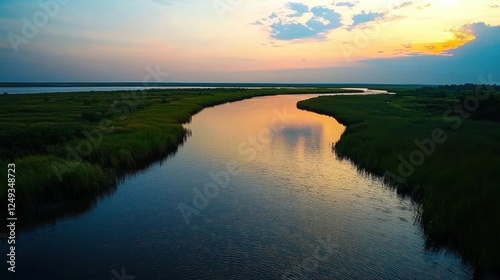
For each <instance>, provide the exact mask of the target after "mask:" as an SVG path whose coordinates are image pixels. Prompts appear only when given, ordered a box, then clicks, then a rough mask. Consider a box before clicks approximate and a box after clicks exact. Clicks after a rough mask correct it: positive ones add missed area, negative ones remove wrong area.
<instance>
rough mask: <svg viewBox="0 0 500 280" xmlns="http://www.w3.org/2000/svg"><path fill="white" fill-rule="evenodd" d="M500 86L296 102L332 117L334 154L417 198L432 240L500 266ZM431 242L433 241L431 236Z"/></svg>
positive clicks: (479, 263) (480, 263) (486, 266)
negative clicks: (341, 128) (337, 128)
mask: <svg viewBox="0 0 500 280" xmlns="http://www.w3.org/2000/svg"><path fill="white" fill-rule="evenodd" d="M495 90H499V88H498V87H491V86H474V85H463V86H442V87H436V88H422V89H414V90H404V89H400V90H398V89H390V91H392V92H396V93H397V94H395V95H368V96H324V97H318V98H313V99H309V100H305V101H301V102H299V103H298V105H297V106H298V108H300V109H304V110H309V111H313V112H316V113H320V114H324V115H329V116H332V117H335V118H336V119H337V120H338V121H339V122H341V123H343V124H345V125H346V126H347V127H346V131H345V133H344V134H343V135H342V137H341V139H340V141H339V142H338V143H336V145H335V147H334V149H335V153H336V154H337V155H338V156H339V157H341V158H348V159H350V160H352V161H353V162H354V163H355V164H356V165H357V166H358V167H359V168H360V169H361V170H363V171H368V172H370V173H373V174H376V175H379V176H382V177H383V178H384V180H386V181H387V182H389V183H390V184H391V185H394V186H396V187H397V190H398V191H399V192H400V193H401V194H404V195H407V194H409V195H412V197H413V198H415V199H416V200H417V201H418V202H419V207H420V209H419V210H420V211H419V214H420V218H421V222H422V225H423V227H424V230H425V233H426V235H427V236H428V237H429V243H430V244H429V245H430V246H433V245H442V244H446V245H448V246H450V247H451V248H455V249H457V250H458V251H459V252H460V253H461V255H462V256H464V257H465V259H467V260H469V261H471V262H473V263H474V264H475V266H476V267H479V268H480V270H479V271H481V270H482V271H491V270H493V271H496V273H498V271H499V270H498V269H499V267H500V203H499V200H500V170H499V168H500V96H499V95H498V94H496V93H495ZM430 240H432V241H430Z"/></svg>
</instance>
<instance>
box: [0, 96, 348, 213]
mask: <svg viewBox="0 0 500 280" xmlns="http://www.w3.org/2000/svg"><path fill="white" fill-rule="evenodd" d="M328 92H345V90H338V89H307V90H306V89H300V90H299V89H262V90H245V89H185V90H149V91H126V92H91V93H88V92H86V93H47V94H33V95H10V94H9V95H0V166H2V168H3V170H2V171H1V172H0V207H1V208H2V210H1V211H0V214H1V215H0V216H2V217H4V216H5V215H6V212H5V209H6V204H7V177H6V176H7V175H6V171H7V164H8V163H12V162H14V163H15V164H16V200H17V202H18V205H22V207H18V213H20V214H25V215H35V212H34V210H36V208H37V207H39V206H43V205H46V204H51V203H57V202H60V201H66V200H71V199H79V198H82V197H96V196H98V195H99V194H101V193H104V192H106V191H107V190H109V189H110V188H112V187H113V186H115V185H116V182H117V180H118V179H120V178H121V177H122V176H123V175H125V174H128V173H130V172H134V171H136V170H140V169H141V168H144V167H146V166H147V165H148V164H151V163H152V162H154V161H156V160H161V159H163V158H165V157H166V156H167V155H168V154H169V153H172V152H175V151H176V149H177V147H178V146H179V144H181V143H182V142H183V141H184V140H185V139H186V137H187V131H186V130H185V129H184V128H183V126H182V123H185V122H187V121H189V120H190V118H191V116H192V115H193V114H195V113H197V112H199V111H200V110H202V109H203V108H205V107H209V106H214V105H218V104H222V103H225V102H232V101H237V100H242V99H245V98H251V97H254V96H263V95H275V94H292V93H328Z"/></svg>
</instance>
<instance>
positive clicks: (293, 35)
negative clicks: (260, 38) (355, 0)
mask: <svg viewBox="0 0 500 280" xmlns="http://www.w3.org/2000/svg"><path fill="white" fill-rule="evenodd" d="M286 7H287V8H288V9H290V10H292V11H293V13H291V14H290V13H288V14H285V15H282V16H278V15H277V13H272V14H271V15H270V16H269V17H267V21H268V24H269V27H270V29H271V37H272V38H274V39H277V40H296V39H305V38H316V39H321V38H324V36H325V34H326V32H328V31H330V30H333V29H336V28H339V27H341V26H342V23H341V15H340V14H339V13H337V12H335V10H333V9H330V8H328V7H325V6H314V7H312V8H309V7H308V6H306V5H304V4H301V3H291V2H290V3H287V5H286ZM298 17H300V19H299V18H298ZM261 23H263V22H262V21H257V22H254V23H253V24H254V25H256V24H261Z"/></svg>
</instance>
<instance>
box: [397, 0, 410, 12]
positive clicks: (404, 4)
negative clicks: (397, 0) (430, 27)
mask: <svg viewBox="0 0 500 280" xmlns="http://www.w3.org/2000/svg"><path fill="white" fill-rule="evenodd" d="M411 5H413V2H411V1H408V2H404V3H401V4H400V5H397V6H394V7H392V9H394V10H399V9H403V8H406V7H409V6H411Z"/></svg>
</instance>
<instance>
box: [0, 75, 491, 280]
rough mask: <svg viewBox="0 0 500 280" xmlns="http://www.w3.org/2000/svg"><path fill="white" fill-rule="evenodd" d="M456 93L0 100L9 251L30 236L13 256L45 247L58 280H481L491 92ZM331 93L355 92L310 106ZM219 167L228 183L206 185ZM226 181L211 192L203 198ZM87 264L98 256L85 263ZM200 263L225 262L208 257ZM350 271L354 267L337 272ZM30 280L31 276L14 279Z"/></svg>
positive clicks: (279, 92)
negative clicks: (9, 200)
mask: <svg viewBox="0 0 500 280" xmlns="http://www.w3.org/2000/svg"><path fill="white" fill-rule="evenodd" d="M464 87H465V88H464ZM471 87H472V86H471V85H469V86H462V87H456V88H453V87H452V88H450V87H432V88H413V87H406V88H387V90H389V91H390V92H393V93H396V94H376V95H360V94H359V92H362V91H363V90H345V89H331V88H315V89H258V90H257V89H183V90H179V89H176V90H165V89H156V90H147V91H124V92H82V93H47V94H35V95H4V96H0V98H1V99H2V100H0V101H3V102H0V104H1V105H0V106H1V107H2V110H1V111H0V112H1V116H0V117H1V119H2V121H3V123H2V134H1V138H0V139H1V141H2V146H1V147H2V150H1V156H2V157H1V158H2V164H3V165H7V164H8V163H10V162H15V164H16V169H17V176H18V177H17V178H18V179H17V183H16V185H17V190H16V192H17V194H18V196H17V199H18V200H19V203H21V205H23V207H22V208H20V209H21V212H20V214H19V215H20V221H19V224H20V226H21V228H20V232H21V234H20V235H21V240H25V239H31V240H32V242H31V245H29V246H27V245H26V247H25V249H24V250H22V251H21V252H20V253H19V255H20V256H21V257H20V258H21V261H28V260H29V258H33V257H32V256H33V255H32V254H33V253H35V252H39V253H40V254H42V252H44V253H43V254H44V255H45V258H46V260H45V261H47V262H49V263H50V262H53V261H56V259H58V258H59V256H60V255H59V254H58V255H57V256H56V255H53V256H52V254H48V253H47V251H46V250H47V249H46V246H61V247H60V251H59V252H60V254H62V255H63V256H65V258H67V259H71V258H73V259H76V260H77V261H72V262H65V266H67V269H62V270H58V271H57V272H53V273H55V274H54V275H56V276H55V277H57V278H61V277H64V275H69V274H70V273H71V271H74V270H77V271H79V269H78V268H76V267H75V266H74V265H75V264H81V263H84V264H86V266H87V267H92V269H91V270H89V271H86V272H83V271H80V272H81V273H82V279H94V278H95V279H98V278H99V277H100V276H101V275H102V274H105V273H107V272H106V271H107V270H109V267H118V266H119V265H122V266H126V267H127V271H133V273H134V274H133V275H138V276H143V277H145V278H151V277H156V276H158V275H163V276H169V277H191V276H192V277H202V278H207V279H208V278H210V277H214V276H220V277H227V276H228V275H239V276H241V277H244V278H245V277H246V278H248V277H250V278H251V276H250V275H252V273H253V271H255V269H256V267H259V268H260V269H259V270H258V271H259V273H261V274H262V277H264V278H269V277H271V278H272V277H281V276H283V275H287V277H292V276H293V275H295V276H297V277H299V276H300V277H320V276H324V277H331V275H339V276H340V277H344V276H345V277H347V276H348V275H349V277H351V276H354V277H361V278H362V277H370V275H375V274H376V275H384V274H387V275H388V277H397V278H407V277H411V275H415V273H420V275H421V276H422V277H436V276H439V277H442V278H451V277H455V278H472V277H474V276H475V277H478V278H479V277H482V276H484V275H491V273H494V271H495V269H496V267H497V265H498V255H497V252H498V250H497V248H498V241H497V239H496V238H495V237H496V236H497V235H496V230H497V228H498V222H497V219H495V215H496V214H495V213H499V212H498V206H497V205H496V204H495V203H494V197H498V189H497V188H496V186H497V185H498V184H496V183H497V182H498V180H499V178H498V175H497V174H496V173H495V172H494V170H495V167H496V166H498V157H496V156H495V155H497V154H498V147H499V146H498V143H497V141H498V140H497V139H498V138H497V135H498V126H497V120H498V116H497V115H496V114H497V113H496V112H497V109H496V108H497V106H498V96H497V95H496V93H494V92H492V91H491V88H490V89H488V88H486V87H479V86H474V87H473V88H471ZM477 88H480V90H479V91H478V90H477ZM332 93H348V94H353V95H336V96H320V97H318V95H323V94H332ZM474 94H476V95H477V96H487V95H486V94H489V95H488V98H485V99H483V100H481V103H480V104H479V106H478V108H476V110H474V111H471V112H470V116H469V117H468V118H462V119H461V123H460V126H458V125H457V123H458V119H457V118H453V116H452V115H450V116H449V118H443V114H444V113H445V112H447V110H448V109H449V108H452V109H453V108H454V107H453V106H454V105H455V104H464V103H463V102H464V100H466V99H467V97H469V96H473V95H474ZM227 102H230V103H228V104H225V103H227ZM12 104H15V105H16V109H15V110H14V109H12V108H13V107H12ZM221 104H224V105H221ZM9 105H10V106H9ZM217 105H220V106H217ZM212 106H215V107H212ZM318 113H319V114H318ZM321 114H324V115H328V116H323V115H321ZM249 116H255V118H252V117H249ZM257 116H258V117H257ZM329 116H332V117H334V118H331V117H329ZM337 120H338V122H337ZM339 122H340V123H339ZM270 123H273V125H271V124H270ZM342 124H343V125H346V126H345V127H344V126H343V125H342ZM455 127H456V128H455ZM437 128H441V129H443V131H445V132H446V133H445V134H446V136H447V137H446V141H443V142H442V143H436V144H435V147H434V148H433V151H432V153H429V155H427V154H425V159H424V160H425V161H424V162H423V163H422V164H418V166H414V171H413V172H412V173H411V174H410V175H408V174H406V173H404V172H403V173H402V172H401V170H400V169H399V167H400V164H401V160H400V158H401V157H400V156H402V157H403V158H404V157H406V158H407V160H408V161H409V162H411V159H409V155H410V154H411V153H412V152H413V151H415V150H418V149H421V146H419V145H417V144H415V141H416V140H422V141H424V140H426V139H428V138H431V139H432V133H433V131H434V130H435V129H437ZM332 143H334V144H335V145H333V148H332ZM425 143H428V142H425ZM426 147H430V146H426ZM424 149H425V147H424ZM429 149H430V148H429ZM228 163H231V164H234V166H236V167H237V168H238V170H239V172H238V174H237V175H234V176H229V177H224V176H225V175H221V174H224V173H223V172H224V170H226V168H227V167H226V166H227V164H228ZM405 171H406V170H405ZM2 176H5V175H4V174H2ZM224 178H227V180H228V181H227V185H224V186H225V187H224V188H223V187H218V188H216V189H215V190H214V189H207V188H206V187H207V186H208V185H210V183H214V182H215V183H216V185H217V182H219V181H218V180H225V179H224ZM4 181H6V177H4V178H2V182H4ZM207 184H208V185H207ZM212 186H214V185H213V184H212ZM220 186H222V185H220ZM5 189H6V187H5V185H2V195H3V196H4V197H5V196H6V191H5ZM396 191H397V192H396ZM196 199H197V200H196ZM195 200H196V201H195ZM200 203H201V204H200ZM181 205H182V206H181ZM2 207H3V206H2ZM3 208H5V207H3ZM2 213H4V212H2ZM186 217H187V219H186ZM243 217H245V218H243ZM312 217H315V218H312ZM186 221H188V222H189V223H187V222H186ZM374 222H375V223H374ZM83 228H87V230H84V231H82V232H81V233H79V232H80V231H81V230H82V229H83ZM93 228H95V229H99V230H97V231H95V232H93V233H91V232H89V231H88V230H92V229H93ZM105 228H107V229H105ZM84 232H85V233H86V235H85V234H84ZM50 236H55V237H54V238H53V237H50ZM209 236H210V238H208V237H209ZM348 236H349V237H348ZM315 237H316V238H315ZM471 237H474V238H471ZM68 238H69V239H68ZM207 238H208V239H207ZM228 238H229V239H228ZM318 238H319V240H322V241H318ZM60 240H78V242H79V243H75V245H71V244H72V243H70V242H66V241H64V242H63V241H61V242H59V241H60ZM140 240H142V241H140ZM228 240H229V241H228ZM325 240H328V242H329V244H330V245H329V246H330V247H327V249H328V250H327V252H328V255H327V256H328V257H327V258H325V261H321V262H320V261H318V263H317V265H318V266H317V268H316V269H313V270H311V269H310V267H307V262H305V261H304V260H306V259H307V258H308V256H310V255H311V254H312V252H314V251H315V247H316V246H320V245H318V244H323V243H324V242H325ZM136 242H139V243H136ZM143 242H146V243H143ZM318 242H319V243H318ZM322 242H323V243H322ZM132 243H134V245H129V246H128V247H121V245H119V244H132ZM76 244H83V247H81V245H76ZM106 244H107V245H106ZM154 244H162V245H154ZM174 244H179V245H177V246H174ZM2 246H3V245H2ZM75 246H77V247H75ZM108 246H118V247H114V248H112V247H108ZM262 246H268V247H267V249H264V247H262ZM106 248H108V249H106ZM154 248H157V249H154ZM288 248H295V249H294V250H292V251H290V250H289V249H288ZM319 248H323V247H319ZM384 248H385V249H384ZM330 249H331V250H330ZM128 250H133V251H134V252H138V254H139V255H140V256H141V259H143V260H147V262H148V265H146V266H144V265H141V267H146V269H144V270H141V269H140V267H139V264H138V263H136V262H137V261H138V259H137V258H135V257H133V256H129V255H128V254H127V253H126V252H127V251H128ZM157 250H161V251H157ZM76 251H78V252H79V253H78V255H75V253H74V252H76ZM96 252H97V254H98V255H99V256H100V257H101V258H108V259H109V260H107V261H101V262H99V263H95V262H93V261H92V260H91V256H93V255H94V254H95V253H96ZM367 252H371V253H367ZM213 254H216V255H220V256H221V257H222V256H226V257H229V258H230V259H232V261H228V262H223V263H220V262H219V261H218V259H217V258H216V259H215V260H214V261H215V262H214V261H210V259H211V258H210V257H209V256H211V255H213ZM263 255H266V256H267V257H265V258H263V257H262V256H263ZM150 256H155V258H157V257H159V258H160V259H162V260H168V261H166V263H165V264H163V265H161V264H160V263H157V261H155V260H153V259H151V258H150ZM394 257H397V258H398V259H399V261H395V259H394ZM35 259H36V260H37V261H40V262H41V263H44V262H45V261H42V259H39V258H36V257H35ZM354 259H357V260H358V261H353V260H354ZM377 261H378V262H380V263H381V266H378V267H379V268H376V266H374V263H375V262H377ZM192 262H194V263H192ZM189 263H191V264H192V265H193V266H191V265H189ZM195 263H197V264H198V265H197V267H196V266H194V265H195ZM305 263H306V265H305ZM256 265H257V266H256ZM314 267H316V265H314ZM401 267H404V268H405V269H401ZM347 268H355V269H354V270H352V271H346V272H345V274H343V273H340V271H343V270H344V269H347ZM423 271H425V272H423ZM40 273H47V271H46V269H45V268H44V266H43V265H42V266H39V267H35V268H34V269H33V270H32V271H30V272H22V273H20V274H18V275H20V276H19V277H33V276H34V275H38V274H40ZM68 273H69V274H68ZM297 273H298V274H297ZM200 275H201V276H200ZM301 275H302V276H301ZM342 275H343V276H342ZM14 279H17V278H14Z"/></svg>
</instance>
